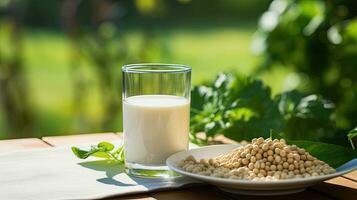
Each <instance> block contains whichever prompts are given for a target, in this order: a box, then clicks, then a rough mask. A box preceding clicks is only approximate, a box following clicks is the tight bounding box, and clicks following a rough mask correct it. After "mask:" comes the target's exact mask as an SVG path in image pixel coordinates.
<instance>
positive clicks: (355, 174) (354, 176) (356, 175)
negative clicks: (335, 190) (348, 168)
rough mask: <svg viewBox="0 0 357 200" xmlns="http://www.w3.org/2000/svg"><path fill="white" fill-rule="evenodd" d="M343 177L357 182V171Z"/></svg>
mask: <svg viewBox="0 0 357 200" xmlns="http://www.w3.org/2000/svg"><path fill="white" fill-rule="evenodd" d="M343 177H345V178H348V179H351V180H353V181H357V170H355V171H353V172H350V173H348V174H345V175H343Z"/></svg>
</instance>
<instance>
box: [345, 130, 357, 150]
mask: <svg viewBox="0 0 357 200" xmlns="http://www.w3.org/2000/svg"><path fill="white" fill-rule="evenodd" d="M356 136H357V127H356V128H354V129H353V130H351V131H350V132H349V133H348V134H347V137H348V139H349V140H350V142H351V145H352V148H353V149H355V148H356V147H355V146H354V143H353V140H354V139H353V138H354V137H356Z"/></svg>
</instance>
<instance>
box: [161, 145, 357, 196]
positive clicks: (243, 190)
mask: <svg viewBox="0 0 357 200" xmlns="http://www.w3.org/2000/svg"><path fill="white" fill-rule="evenodd" d="M237 147H239V145H213V146H207V147H201V148H197V149H191V150H187V151H181V152H178V153H175V154H173V155H171V156H170V157H169V158H168V159H167V160H166V164H167V166H168V167H169V168H170V169H171V170H173V171H175V172H177V173H180V174H182V175H185V176H189V177H191V178H194V179H198V180H201V181H203V182H207V183H210V184H213V185H216V186H218V187H219V188H221V189H222V190H225V191H228V192H233V193H240V194H248V195H252V194H253V195H281V194H289V193H294V192H299V191H302V190H304V189H305V188H306V187H308V186H311V185H314V184H316V183H319V182H322V181H324V180H327V179H331V178H334V177H337V176H341V175H343V174H346V173H348V172H351V171H353V170H355V169H357V159H354V160H351V161H349V162H348V163H345V164H344V165H342V166H340V167H339V168H337V169H336V173H334V174H329V175H324V176H317V177H309V178H295V179H287V180H280V181H269V182H266V181H250V180H235V179H225V178H217V177H211V176H204V175H198V174H194V173H190V172H187V171H184V170H183V169H182V168H180V167H178V163H179V162H180V161H181V160H182V159H184V158H186V157H187V156H189V155H193V156H194V157H195V158H196V159H201V158H212V157H215V156H218V155H221V154H226V153H228V152H230V151H232V150H233V149H235V148H237Z"/></svg>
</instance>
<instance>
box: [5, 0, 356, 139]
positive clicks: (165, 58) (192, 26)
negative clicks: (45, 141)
mask: <svg viewBox="0 0 357 200" xmlns="http://www.w3.org/2000/svg"><path fill="white" fill-rule="evenodd" d="M356 8H357V5H356V3H354V2H353V1H347V0H346V1H344V0H335V1H333V0H311V1H293V0H275V1H273V2H272V1H271V0H249V1H246V0H222V1H215V0H207V1H199V0H172V1H164V0H134V1H130V0H121V1H114V0H61V1H60V0H47V1H40V0H1V1H0V95H1V97H0V103H1V105H0V139H4V138H19V137H41V136H48V135H65V134H79V133H88V132H107V131H121V130H122V125H121V88H120V87H121V85H120V68H121V66H122V65H123V64H128V63H145V62H160V63H181V64H186V65H189V66H191V67H192V69H193V77H192V78H193V84H194V85H197V84H202V83H204V82H207V81H210V80H212V79H213V78H214V77H216V75H217V74H218V72H221V71H226V72H236V73H241V74H245V75H251V76H254V77H258V78H261V79H262V80H263V81H264V83H265V84H266V85H269V86H271V88H272V94H276V93H278V92H282V91H289V90H293V89H298V90H300V91H303V92H305V93H306V94H308V93H319V94H323V95H324V97H326V98H327V99H329V100H332V101H333V102H334V103H336V105H337V111H336V116H337V117H336V119H337V120H336V121H337V126H338V127H339V129H340V130H341V131H345V130H349V129H352V128H353V126H355V125H357V121H356V120H357V115H356V113H357V107H356V106H355V102H356V101H355V100H357V96H356V94H357V92H356V91H357V85H356V79H357V78H356V76H357V64H356V58H357V57H356V56H357V46H356V40H357V39H356V38H357V25H356V24H357V23H356ZM325 82H326V83H325ZM340 105H341V106H340Z"/></svg>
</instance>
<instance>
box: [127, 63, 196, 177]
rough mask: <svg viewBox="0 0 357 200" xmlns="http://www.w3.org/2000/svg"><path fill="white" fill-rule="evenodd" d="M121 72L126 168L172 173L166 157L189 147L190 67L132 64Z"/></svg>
mask: <svg viewBox="0 0 357 200" xmlns="http://www.w3.org/2000/svg"><path fill="white" fill-rule="evenodd" d="M122 72H123V126H124V155H125V167H126V172H127V173H128V174H130V175H134V176H140V177H171V176H174V174H173V173H172V172H171V171H170V170H169V169H168V167H167V166H166V164H165V162H166V158H167V157H169V156H170V155H171V154H173V153H176V152H179V151H182V150H186V149H187V148H188V136H189V121H190V85H191V68H190V67H188V66H185V65H177V64H131V65H125V66H123V68H122Z"/></svg>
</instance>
